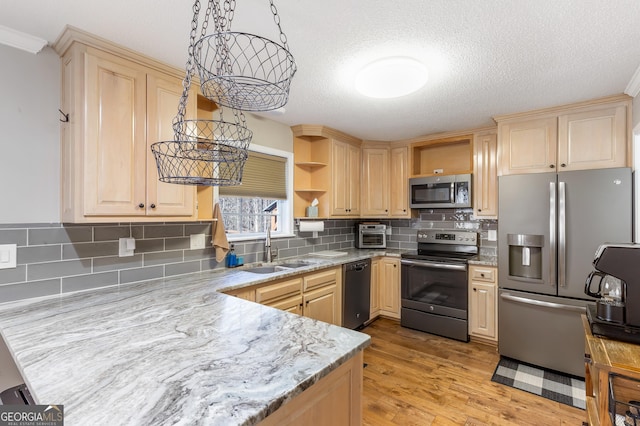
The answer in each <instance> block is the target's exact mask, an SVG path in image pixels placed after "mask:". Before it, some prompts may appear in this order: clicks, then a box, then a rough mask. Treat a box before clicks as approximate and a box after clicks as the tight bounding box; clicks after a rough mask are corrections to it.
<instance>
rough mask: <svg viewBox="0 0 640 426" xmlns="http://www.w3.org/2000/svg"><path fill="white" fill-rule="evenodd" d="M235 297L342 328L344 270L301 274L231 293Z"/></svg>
mask: <svg viewBox="0 0 640 426" xmlns="http://www.w3.org/2000/svg"><path fill="white" fill-rule="evenodd" d="M227 294H230V295H232V296H236V297H240V298H242V299H246V300H251V301H254V302H258V303H260V304H263V305H267V306H271V307H273V308H277V309H281V310H283V311H287V312H291V313H294V314H297V315H303V316H305V317H309V318H313V319H317V320H319V321H324V322H327V323H329V324H335V325H342V268H340V267H338V268H328V269H325V270H322V271H318V272H310V273H307V274H300V275H299V276H296V277H294V278H286V279H283V280H279V281H276V282H273V283H269V284H265V285H262V286H259V287H257V288H253V289H249V290H244V289H240V290H231V291H229V292H227Z"/></svg>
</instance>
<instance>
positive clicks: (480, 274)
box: [469, 266, 496, 283]
mask: <svg viewBox="0 0 640 426" xmlns="http://www.w3.org/2000/svg"><path fill="white" fill-rule="evenodd" d="M469 277H470V278H471V279H472V280H473V281H487V282H492V283H494V282H496V269H495V268H485V267H478V266H472V267H471V268H470V269H469Z"/></svg>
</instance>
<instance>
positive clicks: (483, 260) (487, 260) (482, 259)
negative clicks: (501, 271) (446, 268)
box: [469, 255, 498, 267]
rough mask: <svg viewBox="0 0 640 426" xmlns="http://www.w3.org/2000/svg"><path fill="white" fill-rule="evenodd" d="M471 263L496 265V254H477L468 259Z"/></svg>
mask: <svg viewBox="0 0 640 426" xmlns="http://www.w3.org/2000/svg"><path fill="white" fill-rule="evenodd" d="M469 263H470V264H471V265H482V266H493V267H498V256H487V255H478V256H476V257H472V258H471V259H469Z"/></svg>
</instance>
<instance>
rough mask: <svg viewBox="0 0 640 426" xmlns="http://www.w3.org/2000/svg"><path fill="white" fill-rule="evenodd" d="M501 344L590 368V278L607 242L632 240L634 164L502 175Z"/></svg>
mask: <svg viewBox="0 0 640 426" xmlns="http://www.w3.org/2000/svg"><path fill="white" fill-rule="evenodd" d="M498 185H499V201H498V203H499V205H498V209H499V210H498V215H499V218H500V221H499V224H498V274H499V275H498V278H499V279H498V287H499V298H498V350H499V352H500V354H501V355H504V356H508V357H511V358H515V359H518V360H521V361H524V362H528V363H531V364H535V365H539V366H542V367H546V368H550V369H553V370H557V371H561V372H565V373H569V374H573V375H576V376H584V359H583V358H584V336H583V331H582V323H581V319H580V314H582V313H585V310H586V307H587V305H588V304H589V303H593V302H594V301H595V299H594V298H592V297H590V296H587V295H585V294H584V281H585V279H586V277H587V276H588V275H589V272H591V269H592V268H591V260H592V259H593V255H594V253H595V252H596V250H597V249H598V247H599V246H600V244H602V243H604V242H607V241H631V238H632V233H631V227H632V215H631V214H632V192H631V190H632V188H631V170H630V169H628V168H614V169H600V170H585V171H572V172H561V173H536V174H527V175H511V176H501V177H500V178H499V181H498Z"/></svg>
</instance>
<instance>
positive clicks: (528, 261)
mask: <svg viewBox="0 0 640 426" xmlns="http://www.w3.org/2000/svg"><path fill="white" fill-rule="evenodd" d="M507 244H508V246H509V275H510V276H511V277H515V278H528V279H535V280H539V279H542V247H543V246H544V236H543V235H528V234H507Z"/></svg>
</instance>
